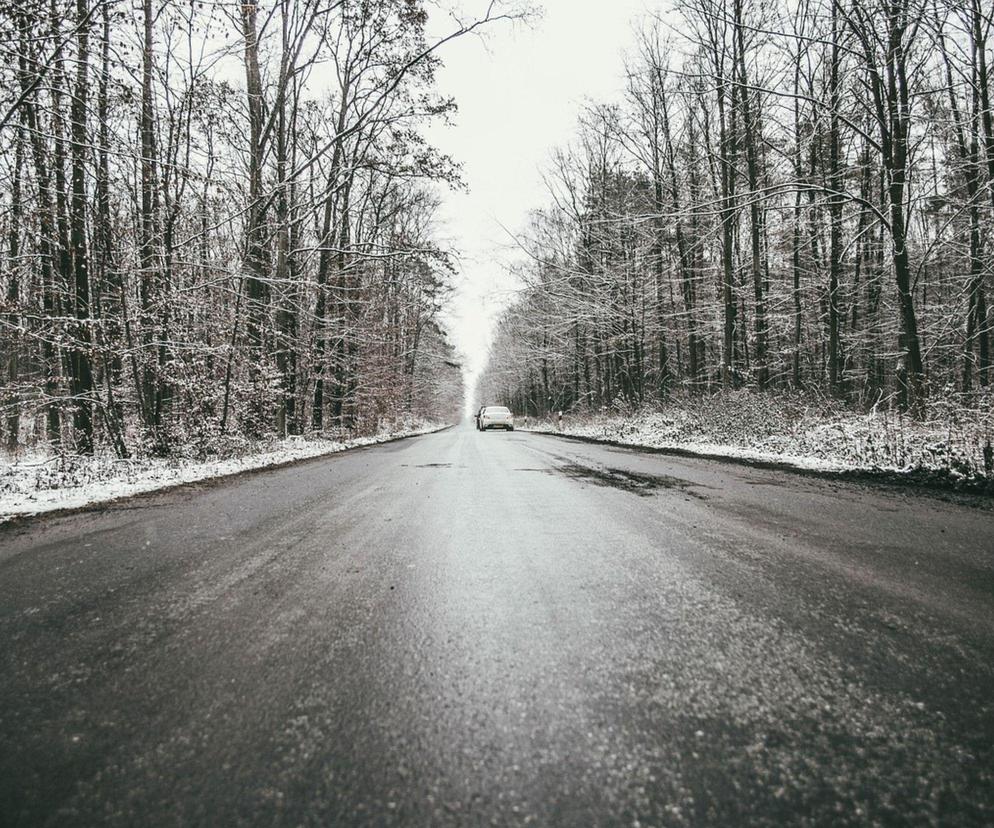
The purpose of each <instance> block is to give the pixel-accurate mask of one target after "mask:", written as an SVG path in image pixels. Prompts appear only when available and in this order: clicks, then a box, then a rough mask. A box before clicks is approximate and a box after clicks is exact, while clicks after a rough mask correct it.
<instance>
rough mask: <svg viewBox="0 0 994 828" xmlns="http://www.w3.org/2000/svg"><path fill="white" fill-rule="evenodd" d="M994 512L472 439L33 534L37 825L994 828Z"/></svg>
mask: <svg viewBox="0 0 994 828" xmlns="http://www.w3.org/2000/svg"><path fill="white" fill-rule="evenodd" d="M992 656H994V511H992V510H991V508H990V504H989V503H987V504H986V506H985V505H984V504H983V503H981V504H980V505H978V504H977V503H969V502H959V501H956V502H947V501H944V500H942V499H940V498H939V497H937V496H935V495H929V494H922V493H915V492H914V491H907V490H902V489H899V488H888V487H881V486H868V485H857V484H848V483H846V484H842V483H839V482H832V481H825V480H820V479H816V478H811V477H805V476H801V475H796V474H791V473H786V472H775V471H764V470H756V469H751V468H746V467H742V466H736V465H730V464H724V463H719V462H713V461H706V460H689V459H678V458H668V457H663V456H659V455H649V454H640V453H637V452H633V451H628V450H621V449H612V448H607V447H603V446H595V445H588V444H583V443H577V442H572V441H566V440H562V439H558V438H555V437H549V436H541V435H534V434H524V433H521V432H516V433H514V434H502V433H487V434H478V433H477V432H476V431H474V430H473V429H472V428H471V427H468V426H465V427H459V428H456V429H452V430H449V431H446V432H442V433H439V434H436V435H432V436H428V437H423V438H418V439H413V440H405V441H401V442H396V443H392V444H387V445H383V446H379V447H373V448H368V449H362V450H358V451H353V452H348V453H345V454H340V455H336V456H332V457H329V458H327V459H320V460H314V461H309V462H305V463H302V464H299V465H296V466H292V467H288V468H284V469H280V470H275V471H270V472H263V473H258V474H253V475H247V476H242V477H239V478H235V479H231V480H229V481H227V482H222V483H217V484H213V485H203V486H189V487H186V488H183V489H179V490H174V491H172V492H167V493H163V494H159V495H154V496H150V497H143V498H139V499H135V500H133V501H130V502H126V503H122V504H118V505H114V506H112V507H109V508H107V509H105V510H103V511H93V512H87V513H83V514H77V515H67V516H61V517H54V518H49V519H43V520H37V521H32V522H29V523H26V524H20V525H14V526H11V527H7V528H5V529H0V823H2V824H3V825H52V826H66V825H103V824H107V825H184V826H185V825H218V826H222V825H235V824H251V825H324V826H347V825H393V824H398V825H399V824H404V825H486V824H495V825H517V824H526V823H530V822H531V823H535V824H540V825H569V826H573V825H681V824H693V825H726V826H733V825H749V824H771V825H773V824H784V823H789V824H818V825H843V824H873V823H878V824H935V825H960V824H962V825H983V824H987V825H990V824H992V823H994V658H992Z"/></svg>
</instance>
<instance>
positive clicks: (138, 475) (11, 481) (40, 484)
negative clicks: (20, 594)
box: [0, 420, 443, 522]
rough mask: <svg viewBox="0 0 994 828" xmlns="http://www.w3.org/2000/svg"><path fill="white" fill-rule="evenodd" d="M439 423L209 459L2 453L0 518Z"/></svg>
mask: <svg viewBox="0 0 994 828" xmlns="http://www.w3.org/2000/svg"><path fill="white" fill-rule="evenodd" d="M442 427H443V426H442V425H440V424H438V423H431V422H424V421H417V420H405V421H402V422H396V423H384V424H383V425H382V426H381V428H380V430H379V431H378V432H377V433H376V434H374V435H371V436H365V437H351V438H342V439H328V438H327V437H316V436H315V437H311V436H308V437H288V438H286V439H282V440H271V441H268V442H264V443H249V442H247V441H245V442H240V443H232V444H231V445H229V446H228V447H227V451H226V452H225V456H215V457H208V458H196V457H183V456H177V457H168V458H155V457H142V458H130V459H127V460H122V459H119V458H117V457H114V456H112V455H109V454H103V455H97V456H95V457H79V456H71V455H58V454H52V453H48V452H44V451H35V452H31V453H28V454H25V455H23V456H21V457H19V458H17V459H16V460H14V461H12V460H10V459H3V458H0V522H2V521H5V520H10V519H11V518H13V517H18V516H23V515H30V514H37V513H40V512H48V511H53V510H56V509H72V508H78V507H81V506H88V505H91V504H95V503H101V502H104V501H108V500H114V499H116V498H119V497H126V496H130V495H135V494H141V493H144V492H150V491H155V490H156V489H163V488H167V487H169V486H175V485H177V484H180V483H195V482H197V481H201V480H207V479H210V478H215V477H223V476H225V475H230V474H237V473H238V472H243V471H249V470H252V469H262V468H265V467H267V466H278V465H281V464H283V463H289V462H292V461H294V460H304V459H307V458H309V457H318V456H321V455H324V454H333V453H335V452H339V451H344V450H345V449H349V448H355V447H358V446H365V445H372V444H374V443H382V442H384V441H386V440H392V439H396V438H398V437H406V436H413V435H416V434H426V433H429V432H432V431H437V430H439V429H440V428H442Z"/></svg>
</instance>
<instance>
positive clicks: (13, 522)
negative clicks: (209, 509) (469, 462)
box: [0, 423, 455, 537]
mask: <svg viewBox="0 0 994 828" xmlns="http://www.w3.org/2000/svg"><path fill="white" fill-rule="evenodd" d="M454 427H455V424H454V423H453V424H450V425H447V426H444V427H443V428H439V429H436V430H435V431H425V432H422V433H420V434H401V435H399V436H397V437H390V438H388V439H386V440H380V441H379V442H378V443H367V444H365V445H361V446H349V447H348V448H344V449H336V450H334V451H328V452H326V453H324V454H315V455H313V456H312V457H299V458H297V459H294V460H285V461H281V462H279V463H273V464H271V465H268V466H257V467H255V468H251V469H239V470H238V471H233V472H227V473H224V474H219V475H216V476H215V477H205V478H203V479H202V480H192V481H184V482H182V483H169V484H167V485H165V486H162V487H161V488H157V489H150V490H149V491H147V492H137V493H135V494H127V495H121V496H120V497H113V498H109V499H108V500H99V501H94V502H93V503H87V504H85V505H83V506H67V507H66V508H64V509H49V510H47V511H42V512H33V513H31V514H13V515H4V514H2V513H0V537H2V536H3V534H4V533H5V532H8V531H10V530H18V529H22V528H24V527H25V526H28V525H29V524H32V523H35V522H37V521H40V520H47V519H48V518H60V517H66V516H67V515H77V514H83V513H86V512H103V511H105V510H107V509H109V508H112V507H114V506H120V505H121V504H122V503H130V502H136V501H140V500H143V499H146V498H150V497H157V496H158V495H162V494H167V493H169V492H175V491H178V490H180V489H187V488H192V487H198V488H204V487H206V486H220V485H222V484H224V483H229V482H231V481H233V480H236V479H238V478H241V477H248V476H250V475H255V474H265V473H266V472H271V471H278V470H280V469H285V468H288V467H289V466H302V465H304V464H305V463H314V462H317V461H320V460H327V459H328V458H329V457H337V456H339V455H344V454H353V453H355V452H359V451H364V450H366V449H371V448H377V447H378V446H385V445H387V444H389V443H399V442H400V441H401V440H413V439H414V438H415V437H425V436H427V435H429V434H440V433H441V432H443V431H448V430H449V429H450V428H454Z"/></svg>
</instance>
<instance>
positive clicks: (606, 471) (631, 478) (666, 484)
mask: <svg viewBox="0 0 994 828" xmlns="http://www.w3.org/2000/svg"><path fill="white" fill-rule="evenodd" d="M515 471H537V472H542V473H543V474H562V475H564V476H566V477H570V478H572V479H574V480H583V481H586V482H589V483H593V484H594V485H596V486H607V487H610V488H612V489H620V490H621V491H623V492H628V493H629V494H634V495H638V496H639V497H650V496H652V495H653V494H654V493H655V492H656V491H658V490H659V489H677V490H678V491H681V492H683V493H684V494H687V495H690V496H691V497H696V498H697V499H698V500H706V498H705V497H704V495H702V494H700V493H699V492H695V491H694V490H693V487H694V486H696V485H699V484H695V483H692V482H691V481H690V480H683V479H682V478H679V477H669V476H668V475H664V474H643V473H641V472H633V471H626V470H625V469H611V468H607V467H604V468H599V469H596V468H591V467H590V466H581V465H579V464H578V463H566V464H564V465H562V466H556V467H555V468H551V469H515Z"/></svg>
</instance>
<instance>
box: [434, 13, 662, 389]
mask: <svg viewBox="0 0 994 828" xmlns="http://www.w3.org/2000/svg"><path fill="white" fill-rule="evenodd" d="M462 5H463V6H464V7H465V8H467V9H471V8H474V7H478V6H479V4H478V3H474V2H472V0H463V2H462ZM533 5H535V6H538V7H542V8H544V14H543V16H542V17H541V18H540V19H538V20H536V21H534V22H532V23H531V24H528V25H525V24H516V25H514V26H511V25H508V24H498V25H496V26H495V27H494V28H493V29H492V30H491V33H490V34H488V35H487V36H486V39H485V41H483V40H481V39H480V38H477V37H466V38H461V39H460V40H457V41H455V42H453V43H450V44H448V45H447V46H446V47H445V50H444V52H442V53H441V56H442V59H443V60H444V61H445V67H444V69H443V70H442V71H441V72H440V73H439V76H438V89H439V91H440V92H442V93H443V94H446V95H452V96H454V97H455V99H456V102H457V103H458V105H459V112H458V114H457V115H456V117H455V122H454V125H453V126H452V127H448V128H445V127H437V128H433V129H432V130H431V131H430V133H429V138H430V139H431V140H432V142H433V143H434V144H435V145H436V146H438V147H439V148H440V149H441V150H443V151H444V152H447V153H449V154H450V155H452V156H453V157H454V158H455V159H456V160H457V161H459V162H461V163H462V164H463V175H464V179H465V182H466V184H467V187H468V192H465V193H450V194H448V197H447V199H446V203H445V206H444V210H443V213H442V226H441V228H440V231H441V234H442V235H443V236H444V237H446V238H447V239H449V240H451V241H452V242H453V244H454V246H455V247H456V248H457V249H458V250H460V251H462V253H463V258H462V262H461V264H462V273H461V274H460V275H459V277H458V291H457V295H456V298H455V302H454V303H453V307H452V312H451V315H450V318H449V319H448V322H449V328H450V330H451V332H452V335H453V339H454V343H455V345H456V346H457V347H458V348H459V349H460V350H461V351H462V353H463V354H464V356H465V357H466V360H467V375H468V376H467V378H468V380H469V381H470V382H472V381H473V380H474V379H475V377H476V375H477V374H478V373H479V371H480V370H481V369H482V368H483V366H484V365H485V363H486V357H487V349H488V346H489V341H490V334H491V329H492V325H493V322H494V321H495V318H496V316H497V315H498V314H499V312H500V310H501V308H502V307H503V306H504V305H505V304H506V303H507V301H508V299H509V298H510V296H511V291H512V290H513V280H512V279H511V278H510V277H509V276H508V275H507V274H506V271H505V265H506V264H507V263H509V262H511V261H513V260H514V258H515V253H514V251H513V244H512V241H511V239H510V238H509V237H508V235H507V233H505V232H504V230H503V229H502V228H501V225H504V227H507V228H508V229H509V230H511V231H512V232H518V231H519V230H521V229H522V228H523V227H524V226H525V222H526V219H527V216H528V213H529V211H530V210H533V209H535V208H537V207H542V206H544V205H545V203H546V201H547V196H546V195H545V192H544V189H543V186H542V176H541V171H542V169H543V168H544V167H545V165H546V162H547V161H548V159H549V158H550V157H551V153H552V150H553V149H554V148H555V147H557V146H562V145H563V144H566V143H568V142H569V141H570V140H571V139H572V136H573V132H574V129H575V127H576V122H577V117H578V115H579V114H580V110H581V109H582V107H583V105H584V103H585V102H586V101H590V100H595V101H604V100H616V99H618V98H619V97H620V94H621V91H622V89H623V88H624V52H625V50H626V49H628V48H629V46H630V45H631V43H632V41H633V31H634V29H633V25H634V22H635V20H636V19H637V18H638V17H639V16H640V14H642V13H643V12H644V11H645V10H646V8H647V7H649V8H651V6H652V2H651V0H534V3H533Z"/></svg>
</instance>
